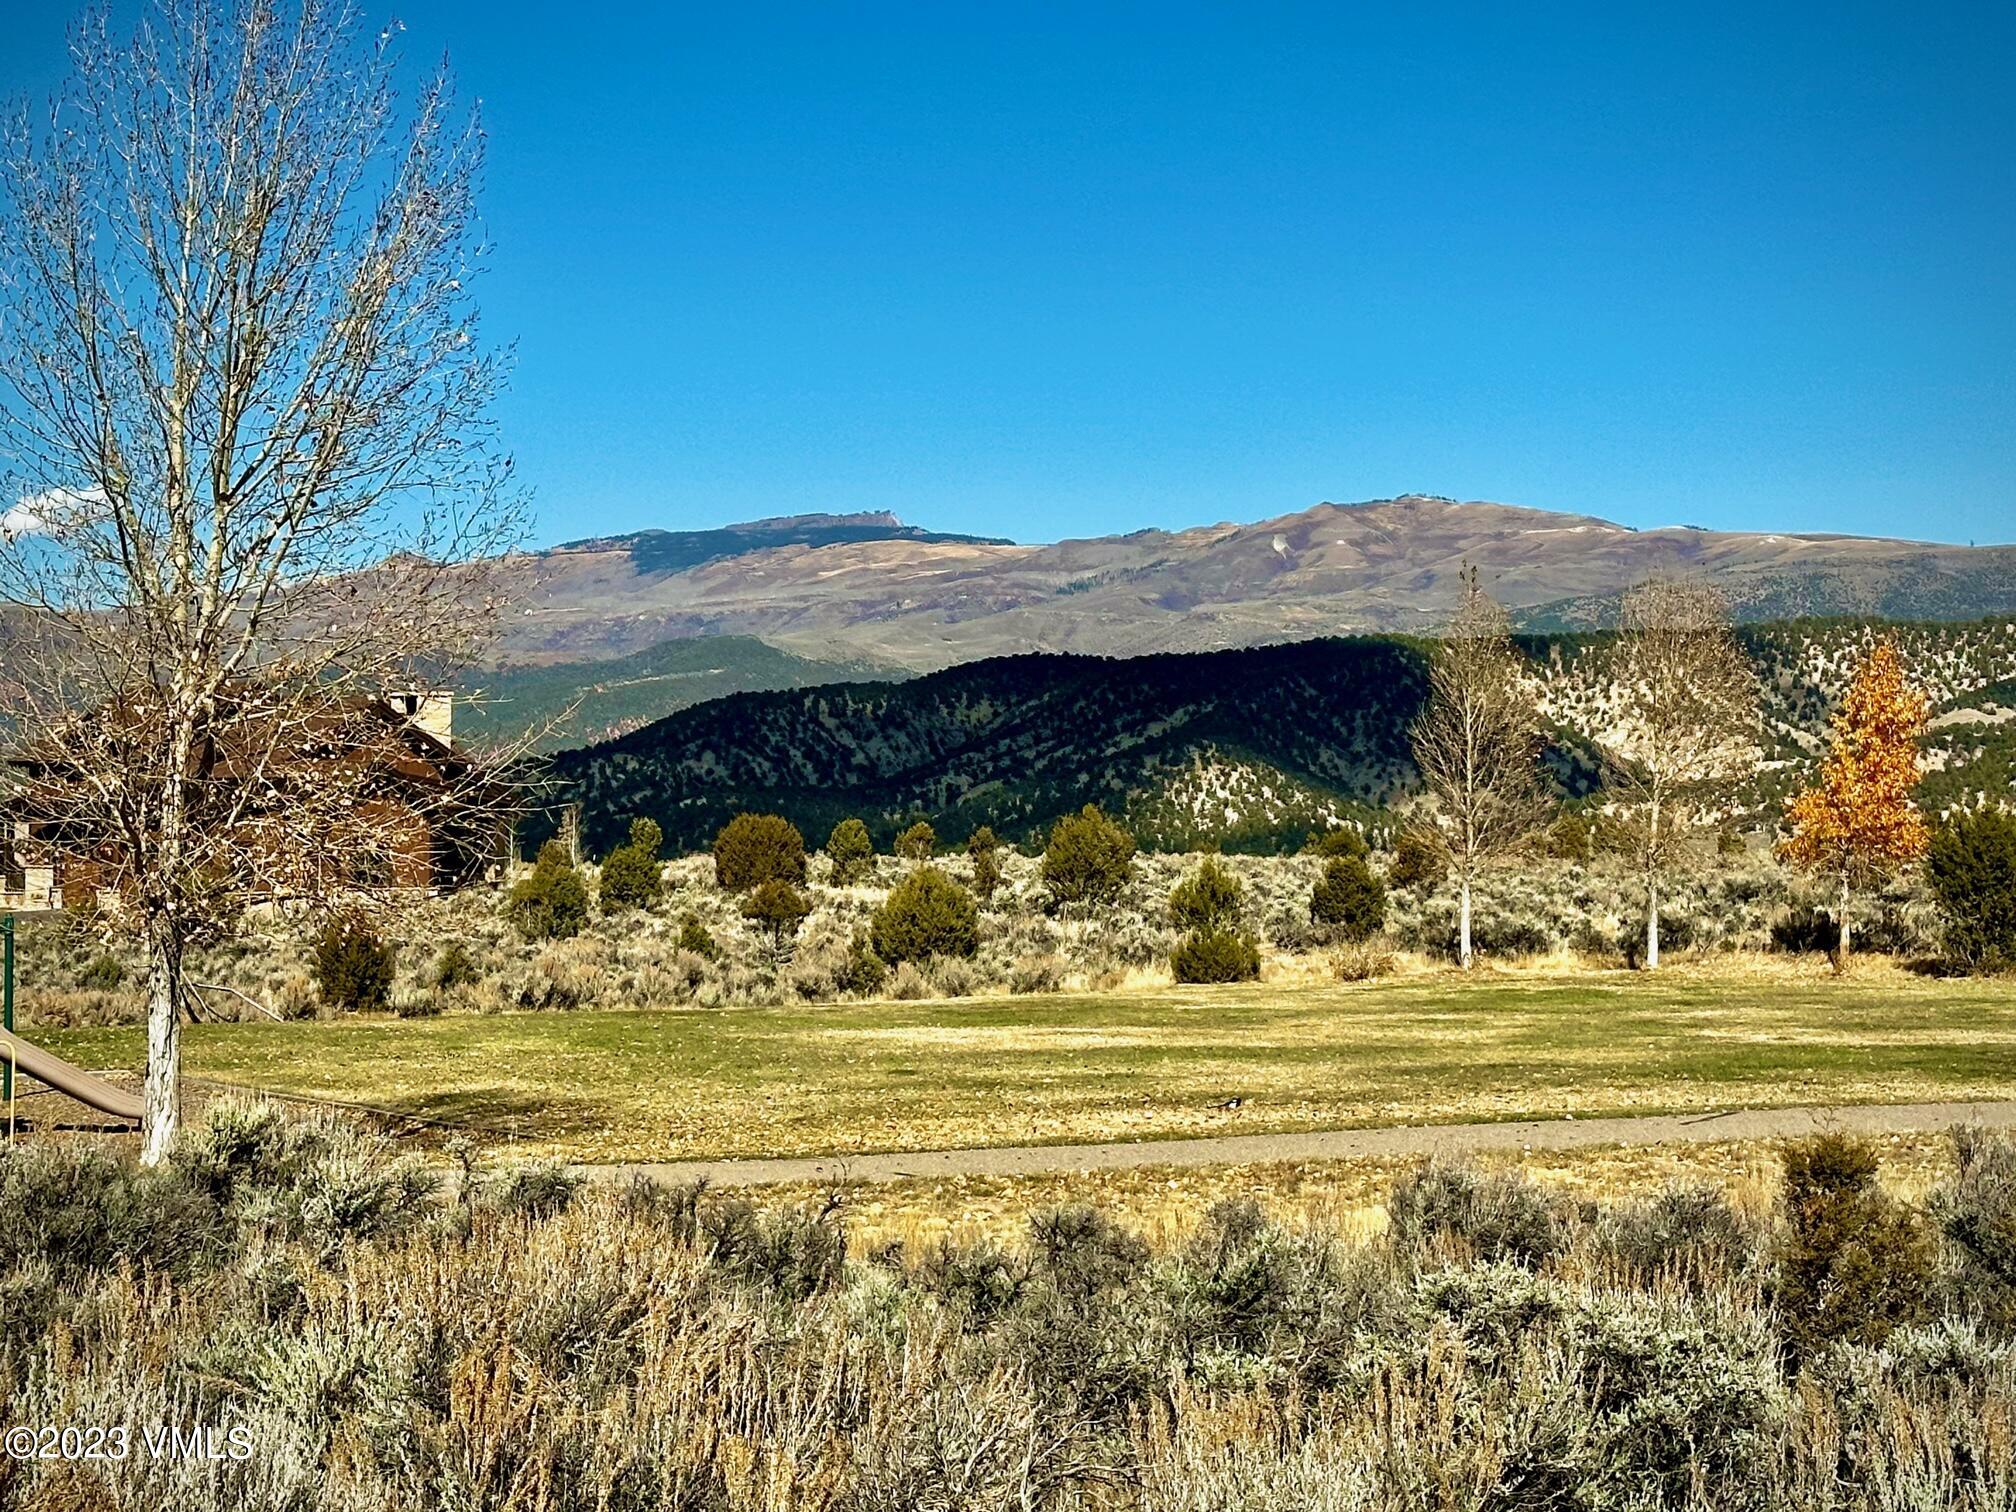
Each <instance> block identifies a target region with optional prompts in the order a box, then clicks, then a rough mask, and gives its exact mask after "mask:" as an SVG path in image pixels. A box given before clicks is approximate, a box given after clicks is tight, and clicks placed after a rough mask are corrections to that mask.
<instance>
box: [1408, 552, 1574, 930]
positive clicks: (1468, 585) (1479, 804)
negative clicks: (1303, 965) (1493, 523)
mask: <svg viewBox="0 0 2016 1512" xmlns="http://www.w3.org/2000/svg"><path fill="white" fill-rule="evenodd" d="M1528 682H1529V679H1528V676H1527V669H1526V666H1525V662H1524V659H1523V658H1522V657H1521V656H1520V655H1519V652H1518V650H1517V649H1516V648H1515V647H1514V646H1513V644H1512V632H1511V621H1510V620H1509V618H1508V617H1507V616H1506V614H1505V611H1504V609H1503V608H1501V607H1500V606H1499V605H1498V604H1497V603H1496V602H1495V601H1494V600H1493V599H1492V597H1491V595H1490V594H1488V593H1486V592H1485V591H1484V587H1483V583H1482V580H1481V579H1480V577H1479V576H1478V572H1477V569H1476V568H1475V567H1468V568H1465V569H1464V574H1463V601H1462V603H1461V605H1460V606H1459V607H1458V609H1457V611H1456V617H1455V619H1454V620H1453V621H1452V622H1451V623H1450V625H1449V629H1448V631H1447V632H1446V633H1445V634H1444V636H1443V638H1442V640H1441V642H1440V643H1439V644H1438V645H1437V646H1436V648H1435V653H1434V657H1433V659H1432V660H1431V662H1430V665H1429V672H1428V702H1427V705H1426V707H1424V708H1423V710H1422V712H1421V715H1420V717H1419V718H1418V719H1417V720H1415V722H1414V727H1413V729H1412V731H1411V735H1412V739H1413V744H1414V760H1415V762H1416V764H1417V765H1418V766H1419V767H1420V768H1421V775H1422V777H1423V778H1424V779H1425V780H1426V781H1427V783H1428V790H1429V793H1430V794H1431V796H1432V797H1433V799H1434V811H1433V825H1432V828H1431V829H1430V830H1429V832H1428V833H1429V837H1430V838H1431V839H1432V840H1433V841H1434V842H1435V844H1436V845H1437V847H1438V849H1440V850H1441V851H1442V852H1443V854H1444V855H1445V856H1446V857H1447V858H1448V860H1449V864H1450V867H1451V870H1452V871H1453V872H1454V874H1455V877H1456V885H1457V895H1458V919H1457V942H1456V950H1457V959H1458V960H1460V961H1461V962H1462V964H1463V966H1464V967H1465V968H1466V969H1467V968H1468V967H1469V965H1470V961H1471V949H1470V913H1471V901H1472V893H1473V891H1474V889H1475V887H1476V883H1477V877H1478V874H1479V873H1480V872H1481V871H1482V870H1483V869H1484V867H1486V866H1487V865H1489V864H1491V863H1492V862H1493V861H1496V860H1498V859H1500V858H1501V857H1504V856H1506V855H1508V854H1510V853H1511V852H1512V851H1514V850H1516V849H1517V848H1518V847H1519V846H1521V845H1523V844H1524V843H1525V842H1526V841H1527V840H1528V839H1530V838H1531V836H1532V834H1533V832H1534V831H1535V830H1536V829H1537V828H1538V827H1539V826H1540V824H1541V823H1542V822H1543V820H1544V819H1545V817H1546V814H1547V809H1548V806H1549V804H1548V795H1547V790H1546V786H1545V784H1544V783H1543V782H1542V780H1541V772H1540V751H1541V747H1542V745H1543V743H1544V736H1543V733H1542V730H1541V727H1540V713H1539V707H1538V704H1537V702H1536V700H1535V698H1534V696H1533V693H1532V691H1531V689H1530V688H1529V686H1528Z"/></svg>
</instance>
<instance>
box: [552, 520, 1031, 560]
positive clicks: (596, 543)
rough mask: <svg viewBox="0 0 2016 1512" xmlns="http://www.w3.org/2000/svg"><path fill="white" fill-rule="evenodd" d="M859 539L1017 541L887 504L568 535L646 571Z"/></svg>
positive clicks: (580, 547)
mask: <svg viewBox="0 0 2016 1512" xmlns="http://www.w3.org/2000/svg"><path fill="white" fill-rule="evenodd" d="M857 541H921V542H924V543H925V544H927V545H929V544H936V543H939V542H952V543H955V544H958V545H965V546H1012V545H1014V544H1015V543H1014V542H1013V541H1010V540H1008V539H1006V538H1005V537H1000V536H973V535H953V534H950V533H948V532H945V531H941V530H925V529H923V528H922V527H921V526H917V525H905V524H904V523H903V522H902V521H901V520H899V519H897V518H896V516H895V515H893V514H891V513H889V511H887V510H886V509H885V510H875V511H869V512H864V513H859V514H802V515H775V516H772V517H770V518H769V519H763V520H746V521H744V522H742V523H741V524H739V525H723V526H721V527H720V528H718V529H715V530H638V531H633V532H631V533H630V534H629V535H616V536H597V537H594V538H592V539H589V540H585V541H566V542H563V543H562V544H560V545H558V546H555V547H553V548H552V549H553V550H554V551H555V552H564V551H596V552H600V551H628V552H629V553H630V560H631V561H632V562H633V563H634V564H635V565H636V568H637V571H638V572H640V573H646V574H652V573H670V572H685V571H687V570H688V569H689V568H693V567H701V566H704V565H706V564H707V563H708V562H716V561H720V560H721V559H722V558H724V557H733V556H747V555H749V554H750V553H751V552H757V551H772V550H775V549H776V548H778V547H780V546H815V547H816V546H840V545H846V544H850V543H853V542H857Z"/></svg>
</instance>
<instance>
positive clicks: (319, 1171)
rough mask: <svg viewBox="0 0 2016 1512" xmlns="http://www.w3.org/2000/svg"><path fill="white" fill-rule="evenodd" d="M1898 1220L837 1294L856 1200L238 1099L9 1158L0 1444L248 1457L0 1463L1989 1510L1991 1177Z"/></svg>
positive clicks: (1179, 1496) (193, 1481)
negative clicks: (510, 1156)
mask: <svg viewBox="0 0 2016 1512" xmlns="http://www.w3.org/2000/svg"><path fill="white" fill-rule="evenodd" d="M1959 1153H1960V1174H1959V1176H1958V1178H1957V1179H1956V1181H1955V1182H1954V1183H1953V1184H1952V1185H1951V1186H1949V1187H1948V1188H1946V1189H1943V1190H1942V1191H1940V1192H1939V1193H1937V1194H1935V1196H1934V1197H1933V1199H1932V1201H1931V1202H1930V1203H1929V1204H1928V1206H1927V1209H1926V1210H1925V1211H1924V1212H1922V1213H1921V1212H1918V1211H1916V1210H1913V1209H1909V1208H1906V1207H1904V1206H1902V1205H1901V1204H1898V1203H1896V1202H1895V1201H1893V1200H1892V1199H1891V1198H1889V1197H1888V1196H1887V1195H1885V1194H1884V1193H1883V1192H1882V1191H1881V1189H1880V1188H1879V1187H1877V1186H1876V1185H1875V1184H1874V1182H1873V1180H1871V1179H1870V1177H1871V1173H1872V1168H1871V1167H1870V1165H1869V1163H1868V1162H1867V1160H1866V1159H1865V1154H1866V1152H1860V1151H1858V1150H1857V1149H1856V1147H1855V1146H1853V1145H1852V1144H1851V1143H1849V1142H1848V1141H1845V1140H1835V1141H1831V1142H1829V1141H1819V1142H1815V1143H1812V1144H1809V1145H1807V1146H1804V1147H1801V1150H1800V1152H1799V1154H1798V1159H1797V1160H1796V1161H1795V1162H1793V1163H1792V1164H1793V1166H1794V1169H1793V1170H1792V1171H1791V1172H1790V1175H1789V1176H1788V1185H1787V1191H1786V1196H1785V1200H1784V1202H1783V1204H1782V1205H1781V1208H1780V1211H1779V1212H1778V1214H1777V1215H1776V1216H1775V1217H1774V1218H1773V1219H1772V1220H1771V1221H1769V1222H1763V1221H1759V1220H1756V1219H1753V1218H1748V1217H1745V1216H1744V1215H1742V1214H1741V1213H1739V1212H1737V1211H1734V1210H1732V1209H1731V1208H1730V1207H1729V1206H1728V1205H1727V1204H1726V1203H1725V1202H1724V1201H1723V1200H1722V1199H1721V1197H1720V1196H1719V1195H1717V1194H1716V1193H1714V1192H1712V1191H1696V1190H1687V1189H1676V1190H1674V1191H1672V1192H1669V1193H1667V1194H1665V1195H1663V1196H1661V1197H1659V1198H1656V1199H1653V1200H1650V1201H1643V1202H1637V1203H1629V1204H1614V1205H1604V1206H1596V1205H1588V1204H1570V1203H1566V1202H1564V1201H1562V1200H1561V1199H1559V1198H1556V1197H1553V1196H1550V1195H1548V1194H1547V1193H1545V1192H1543V1191H1542V1190H1540V1189H1538V1188H1536V1187H1534V1186H1532V1185H1531V1184H1529V1183H1527V1182H1526V1181H1524V1180H1523V1179H1522V1178H1519V1177H1517V1176H1514V1175H1486V1174H1483V1173H1480V1172H1477V1171H1475V1170H1472V1169H1470V1168H1467V1167H1462V1166H1431V1167H1426V1168H1423V1169H1422V1170H1419V1171H1417V1172H1415V1173H1413V1174H1412V1175H1410V1176H1408V1177H1407V1178H1405V1179H1404V1180H1403V1181H1402V1182H1401V1183H1400V1185H1399V1187H1398V1189H1397V1190H1396V1191H1395V1193H1394V1196H1393V1200H1392V1204H1391V1210H1392V1217H1393V1221H1392V1224H1391V1226H1390V1229H1389V1231H1388V1233H1387V1234H1386V1236H1385V1237H1384V1238H1383V1239H1381V1240H1380V1241H1379V1242H1377V1243H1375V1244H1354V1243H1349V1242H1346V1241H1344V1240H1341V1239H1339V1238H1338V1237H1337V1236H1336V1235H1334V1234H1330V1233H1326V1232H1322V1231H1315V1230H1289V1229H1285V1228H1282V1227H1280V1226H1277V1225H1275V1224H1273V1223H1270V1222H1269V1221H1268V1220H1267V1219H1266V1218H1265V1217H1264V1215H1263V1214H1262V1213H1261V1212H1260V1211H1259V1210H1258V1209H1257V1208H1255V1207H1253V1206H1252V1205H1251V1204H1230V1205H1226V1206H1223V1207H1221V1208H1219V1209H1218V1210H1216V1211H1215V1212H1214V1213H1213V1214H1212V1216H1211V1218H1210V1220H1209V1221H1208V1222H1207V1223H1206V1224H1205V1225H1204V1226H1203V1228H1202V1229H1201V1230H1200V1231H1199V1232H1198V1233H1197V1234H1196V1235H1195V1236H1194V1237H1192V1238H1191V1239H1189V1240H1188V1241H1186V1242H1185V1243H1184V1244H1182V1245H1181V1246H1178V1247H1175V1248H1172V1249H1168V1250H1165V1251H1161V1252H1152V1251H1151V1250H1150V1248H1149V1246H1147V1245H1146V1244H1145V1243H1144V1242H1143V1241H1142V1240H1140V1239H1139V1238H1138V1237H1136V1236H1134V1235H1132V1234H1131V1233H1129V1232H1127V1231H1125V1230H1124V1229H1122V1228H1120V1227H1118V1226H1117V1225H1115V1224H1113V1223H1112V1222H1110V1221H1109V1220H1107V1219H1106V1218H1104V1217H1102V1216H1101V1215H1100V1214H1098V1213H1097V1212H1094V1211H1091V1210H1087V1209H1062V1210H1058V1211H1053V1212H1049V1213H1045V1214H1043V1215H1041V1216H1039V1217H1038V1218H1037V1219H1036V1220H1034V1222H1033V1223H1032V1225H1031V1229H1030V1232H1029V1235H1028V1238H1027V1241H1026V1242H1025V1243H1023V1244H1021V1245H1018V1246H1014V1247H996V1246H989V1245H979V1246H967V1247H944V1248H937V1249H933V1250H931V1251H929V1252H926V1253H903V1252H900V1251H885V1252H881V1253H878V1254H876V1255H874V1256H872V1257H871V1258H870V1259H868V1260H866V1261H850V1260H849V1259H848V1258H847V1255H846V1247H845V1244H844V1242H843V1234H842V1224H843V1222H844V1218H845V1208H844V1206H840V1205H834V1204H830V1203H819V1204H814V1205H811V1206H809V1207H804V1208H799V1209H788V1210H783V1211H773V1212H765V1211H762V1210H759V1209H758V1208H756V1207H754V1206H752V1205H750V1204H748V1203H746V1202H743V1201H740V1200H737V1199H733V1198H722V1197H715V1196H714V1195H712V1194H710V1193H707V1192H705V1191H701V1190H696V1189H667V1188H660V1187H652V1186H648V1185H637V1186H633V1187H629V1188H587V1187H583V1186H582V1185H581V1184H580V1183H579V1182H578V1181H577V1180H576V1179H574V1178H573V1177H571V1176H569V1175H568V1174H567V1173H565V1172H561V1171H558V1170H555V1169H552V1168H537V1167H534V1168H521V1169H515V1170H509V1171H503V1172H499V1173H496V1174H494V1175H490V1176H487V1177H484V1176H481V1175H480V1174H479V1176H478V1178H477V1179H475V1180H473V1181H469V1182H463V1183H458V1184H456V1185H455V1186H454V1187H452V1188H443V1187H439V1186H437V1184H436V1183H435V1182H434V1181H432V1180H431V1179H429V1178H428V1177H427V1176H426V1175H425V1174H424V1173H422V1172H421V1171H419V1170H418V1169H417V1168H416V1167H414V1166H413V1165H411V1164H410V1163H409V1162H408V1161H407V1160H406V1159H405V1158H403V1157H401V1156H399V1155H398V1154H396V1153H395V1152H394V1151H393V1150H392V1149H390V1148H389V1147H388V1146H386V1145H384V1144H382V1143H380V1142H377V1141H375V1140H372V1139H370V1138H368V1137H366V1136H362V1135H359V1134H357V1133H355V1132H354V1131H352V1130H350V1129H348V1128H345V1127H342V1126H339V1125H333V1124H324V1123H302V1122H298V1121H294V1120H291V1119H289V1118H287V1117H285V1116H283V1115H281V1114H279V1113H277V1112H275V1111H274V1110H272V1109H270V1108H266V1107H260V1106H246V1105H226V1106H223V1107H220V1108H218V1109H216V1110H214V1111H213V1113H212V1115H211V1118H210V1120H209V1122H208V1124H207V1125H206V1126H205V1127H203V1128H201V1129H199V1130H196V1131H194V1132H193V1133H192V1134H191V1135H190V1136H189V1137H188V1139H187V1140H186V1141H185V1143H184V1145H183V1147H182V1148H181V1150H180V1152H179V1154H178V1156H177V1159H176V1161H175V1163H174V1165H173V1167H172V1168H171V1169H169V1170H167V1171H165V1172H157V1173H147V1172H140V1171H136V1170H134V1169H132V1168H131V1167H129V1166H127V1165H125V1164H122V1163H120V1162H117V1161H115V1160H113V1159H111V1158H110V1157H107V1156H105V1155H103V1154H100V1153H96V1152H93V1151H92V1150H90V1149H88V1148H82V1147H73V1148H64V1147H60V1146H48V1145H45V1146H35V1147H24V1148H19V1149H14V1150H10V1151H8V1152H7V1153H6V1155H5V1156H4V1157H0V1212H4V1213H5V1214H6V1215H7V1220H6V1222H5V1223H4V1224H0V1309H4V1318H5V1331H4V1336H0V1388H4V1391H5V1394H6V1397H7V1418H8V1421H9V1422H11V1423H29V1424H38V1423H52V1424H59V1425H60V1424H65V1423H70V1424H80V1425H81V1424H90V1423H126V1424H131V1425H133V1426H134V1427H135V1428H136V1430H137V1429H138V1428H139V1427H141V1426H143V1425H149V1424H155V1423H166V1424H194V1423H212V1424H221V1425H231V1424H243V1425H245V1426H246V1427H248V1428H249V1429H250V1430H251V1434H252V1440H253V1443H254V1444H255V1445H256V1451H255V1453H254V1454H253V1455H252V1457H251V1458H249V1459H247V1460H244V1461H243V1462H229V1461H225V1462H221V1463H213V1462H207V1461H196V1460H181V1459H164V1460H150V1459H148V1458H146V1457H145V1456H144V1455H140V1454H135V1455H133V1456H131V1457H129V1458H127V1459H126V1460H124V1461H121V1462H117V1463H96V1464H91V1463H85V1464H70V1465H64V1464H57V1463H46V1464H43V1463H37V1464H20V1463H13V1462H5V1463H0V1505H5V1506H8V1507H20V1508H32V1509H37V1512H91V1509H100V1508H105V1509H127V1508H131V1509H142V1508H144V1509H146V1512H185V1509H212V1508H217V1509H222V1508H259V1509H265V1508H276V1509H280V1508H285V1509H295V1508H298V1509H332V1512H333V1509H342V1512H353V1509H355V1512H363V1509H387V1512H390V1509H399V1512H409V1509H425V1508H437V1507H439V1508H457V1509H462V1508H470V1509H476V1508H498V1509H502V1508H552V1509H561V1508H568V1509H571V1508H584V1509H587V1508H593V1509H632V1508H658V1507H667V1508H672V1507H676V1508H696V1509H722V1512H740V1509H770V1508H780V1509H793V1512H814V1509H818V1512H825V1509H835V1512H837V1509H889V1512H895V1509H908V1508H942V1509H961V1512H964V1509H975V1512H985V1509H995V1508H1001V1509H1006V1508H1063V1507H1087V1508H1129V1509H1155V1512H1179V1509H1180V1512H1193V1509H1194V1512H1204V1509H1212V1512H1234V1509H1245V1508H1251V1509H1256V1512H1257V1509H1263V1508H1264V1509H1276V1508H1305V1507H1306V1508H1317V1509H1327V1508H1337V1509H1345V1508H1349V1509H1370V1508H1382V1509H1383V1508H1395V1509H1398V1508H1420V1509H1424V1512H1426V1509H1445V1508H1446V1509H1469V1508H1477V1509H1482V1508H1508V1509H1509V1508H1535V1509H1538V1508H1557V1507H1558V1508H1591V1509H1595V1508H1619V1509H1625V1508H1631V1509H1639V1508H1701V1509H1708V1508H1714V1509H1717V1512H1728V1509H1740V1508H1767V1507H1769V1508H1776V1507H1786V1506H1796V1507H1800V1508H1851V1507H1853V1508H1900V1509H1901V1508H1934V1507H1941V1508H1943V1507H1957V1508H1989V1507H2007V1506H2010V1505H2012V1504H2016V1442H2012V1440H2016V1412H2012V1408H2016V1289H2012V1282H2016V1267H2012V1266H2011V1263H2010V1262H2011V1259H2012V1257H2016V1148H2012V1146H2011V1145H2010V1144H2009V1143H2007V1142H2006V1141H2003V1140H1999V1139H1991V1138H1986V1137H1983V1136H1980V1135H1978V1134H1974V1133H1969V1134H1967V1135H1965V1136H1964V1137H1963V1138H1962V1141H1961V1148H1960V1152H1959Z"/></svg>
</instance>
